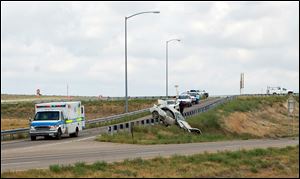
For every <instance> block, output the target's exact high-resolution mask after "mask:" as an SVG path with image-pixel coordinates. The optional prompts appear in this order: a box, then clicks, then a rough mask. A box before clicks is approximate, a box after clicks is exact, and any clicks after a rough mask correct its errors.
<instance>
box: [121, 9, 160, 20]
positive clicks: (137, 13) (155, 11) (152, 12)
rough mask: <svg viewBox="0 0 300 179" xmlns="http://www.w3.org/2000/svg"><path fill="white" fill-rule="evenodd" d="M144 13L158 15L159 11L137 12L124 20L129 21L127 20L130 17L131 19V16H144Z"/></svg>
mask: <svg viewBox="0 0 300 179" xmlns="http://www.w3.org/2000/svg"><path fill="white" fill-rule="evenodd" d="M145 13H156V14H158V13H160V12H159V11H145V12H139V13H136V14H133V15H131V16H128V17H125V18H126V19H129V18H131V17H133V16H137V15H140V14H145Z"/></svg>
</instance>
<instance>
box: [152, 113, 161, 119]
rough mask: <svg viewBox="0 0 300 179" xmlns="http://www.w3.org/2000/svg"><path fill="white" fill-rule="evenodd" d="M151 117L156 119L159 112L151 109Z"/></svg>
mask: <svg viewBox="0 0 300 179" xmlns="http://www.w3.org/2000/svg"><path fill="white" fill-rule="evenodd" d="M152 118H153V119H158V118H159V114H158V112H157V111H153V112H152Z"/></svg>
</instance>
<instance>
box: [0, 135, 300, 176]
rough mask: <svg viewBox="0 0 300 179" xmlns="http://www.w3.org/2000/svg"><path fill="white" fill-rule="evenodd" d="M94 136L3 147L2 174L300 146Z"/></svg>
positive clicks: (277, 142) (296, 142)
mask: <svg viewBox="0 0 300 179" xmlns="http://www.w3.org/2000/svg"><path fill="white" fill-rule="evenodd" d="M94 138H95V137H93V136H91V137H86V138H71V139H70V140H61V141H59V142H55V143H44V144H40V145H35V146H27V147H18V148H9V149H2V148H1V172H3V171H8V170H26V169H33V168H48V167H49V165H52V164H73V163H75V162H78V161H84V162H86V163H92V162H95V161H107V162H114V161H122V160H124V159H133V158H136V157H141V158H153V157H156V156H171V155H173V154H180V155H190V154H196V153H203V152H205V151H207V152H217V151H224V150H227V151H235V150H240V149H253V148H268V147H285V146H294V145H299V138H296V139H288V138H284V139H259V140H257V139H256V140H235V141H225V142H224V141H222V142H205V143H190V144H165V145H133V144H115V143H108V142H97V141H94Z"/></svg>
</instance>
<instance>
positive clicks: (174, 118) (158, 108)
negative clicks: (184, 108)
mask: <svg viewBox="0 0 300 179" xmlns="http://www.w3.org/2000/svg"><path fill="white" fill-rule="evenodd" d="M150 112H151V114H152V117H153V119H160V120H161V121H162V122H163V124H164V125H165V126H169V125H173V124H177V125H179V127H180V128H183V129H184V130H186V131H188V132H196V133H199V134H201V133H202V132H201V130H200V129H198V128H193V127H191V126H190V125H189V124H188V123H187V122H186V121H185V119H184V117H183V116H182V115H181V113H180V112H179V111H177V110H176V109H174V108H173V107H170V106H168V105H167V104H165V103H164V104H158V105H154V106H153V107H152V108H150Z"/></svg>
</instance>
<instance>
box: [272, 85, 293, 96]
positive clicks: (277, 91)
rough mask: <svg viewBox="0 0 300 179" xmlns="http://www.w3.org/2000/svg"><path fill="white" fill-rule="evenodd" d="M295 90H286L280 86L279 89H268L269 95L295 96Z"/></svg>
mask: <svg viewBox="0 0 300 179" xmlns="http://www.w3.org/2000/svg"><path fill="white" fill-rule="evenodd" d="M293 93H294V92H293V90H288V89H286V88H281V87H280V86H278V87H270V86H268V87H267V94H273V95H276V94H293Z"/></svg>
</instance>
